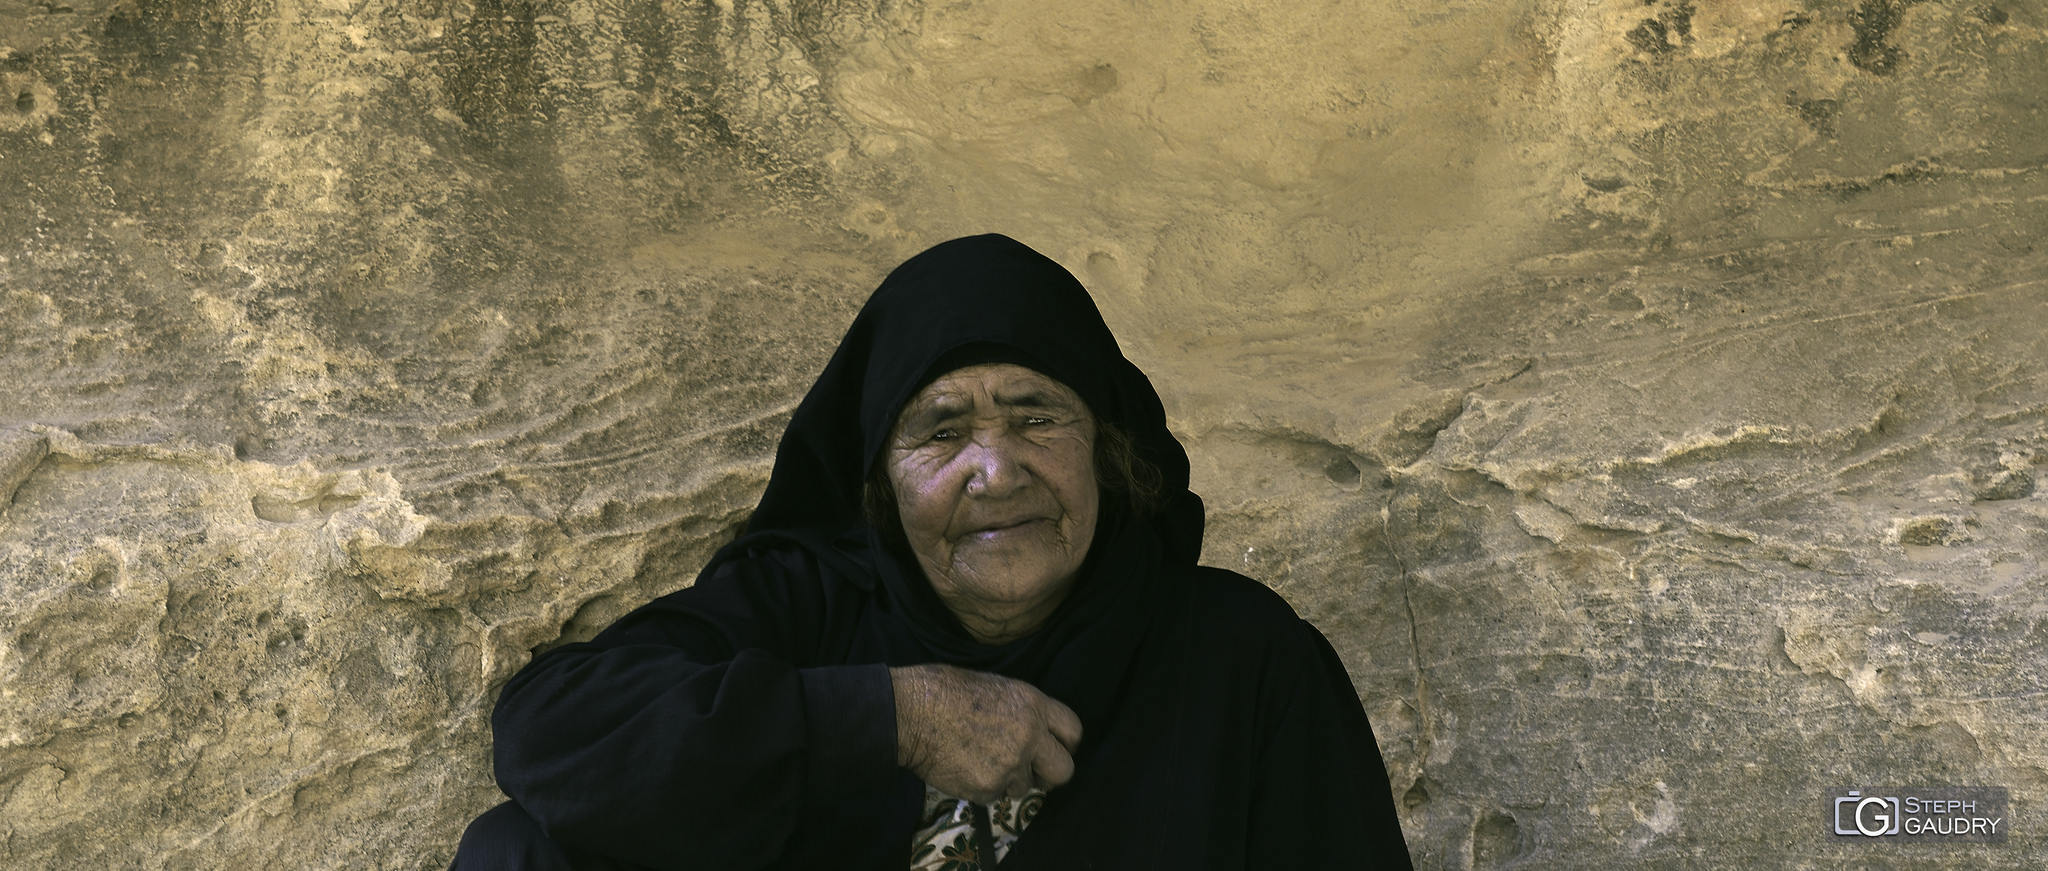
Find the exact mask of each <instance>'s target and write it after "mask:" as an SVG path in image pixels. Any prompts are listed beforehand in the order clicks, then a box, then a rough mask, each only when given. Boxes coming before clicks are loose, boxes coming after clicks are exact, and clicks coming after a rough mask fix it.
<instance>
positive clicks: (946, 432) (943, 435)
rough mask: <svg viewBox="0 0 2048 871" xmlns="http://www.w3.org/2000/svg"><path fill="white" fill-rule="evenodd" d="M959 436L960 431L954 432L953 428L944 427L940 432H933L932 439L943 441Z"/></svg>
mask: <svg viewBox="0 0 2048 871" xmlns="http://www.w3.org/2000/svg"><path fill="white" fill-rule="evenodd" d="M959 437H960V434H959V433H957V432H954V431H953V430H950V429H942V430H939V431H938V432H935V433H932V435H931V440H932V441H935V442H943V441H950V440H952V439H955V438H959Z"/></svg>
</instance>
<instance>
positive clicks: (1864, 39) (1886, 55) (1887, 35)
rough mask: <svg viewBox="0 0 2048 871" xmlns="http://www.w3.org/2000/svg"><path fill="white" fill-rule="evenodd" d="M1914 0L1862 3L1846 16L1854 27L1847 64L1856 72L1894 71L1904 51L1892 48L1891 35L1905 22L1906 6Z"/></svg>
mask: <svg viewBox="0 0 2048 871" xmlns="http://www.w3.org/2000/svg"><path fill="white" fill-rule="evenodd" d="M1914 2H1915V0H1865V2H1864V3H1863V5H1861V6H1858V7H1856V11H1855V12H1854V13H1853V14H1851V15H1850V16H1849V23H1850V25H1851V26H1853V27H1855V28H1856V41H1855V42H1854V43H1851V44H1850V45H1849V62H1850V63H1852V64H1855V65H1856V68H1857V69H1860V70H1863V71H1864V72H1868V73H1872V74H1875V75H1880V76H1888V75H1891V74H1892V73H1895V72H1897V71H1898V68H1899V64H1901V63H1904V62H1905V60H1906V50H1905V49H1903V48H1900V47H1898V46H1896V45H1892V44H1891V43H1890V42H1889V40H1890V39H1891V37H1892V32H1893V31H1895V30H1897V29H1898V28H1899V24H1900V22H1902V21H1904V20H1905V17H1906V7H1907V6H1910V5H1912V4H1913V3H1914Z"/></svg>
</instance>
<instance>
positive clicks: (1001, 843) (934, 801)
mask: <svg viewBox="0 0 2048 871" xmlns="http://www.w3.org/2000/svg"><path fill="white" fill-rule="evenodd" d="M1044 804H1045V793H1044V792H1043V791H1041V790H1036V789H1034V790H1032V791H1031V792H1030V793H1029V794H1027V795H1025V796H1024V797H1023V798H1021V799H1009V798H1006V799H1002V800H1000V801H998V802H996V803H995V804H992V805H989V808H988V822H989V829H990V832H991V833H992V834H994V835H995V841H996V862H1001V861H1002V860H1003V857H1004V856H1008V855H1009V854H1010V845H1011V844H1013V843H1016V841H1017V836H1018V835H1021V834H1023V833H1024V827H1025V826H1028V825H1031V820H1032V818H1034V817H1036V816H1038V809H1039V808H1040V807H1041V806H1043V805H1044ZM919 819H921V820H922V822H921V823H920V824H919V825H918V828H917V833H916V834H915V835H912V836H911V839H910V871H984V869H985V868H994V867H995V865H994V864H993V863H991V864H989V865H986V866H984V865H983V864H982V863H981V857H980V856H979V855H978V852H979V851H977V850H976V849H975V845H974V804H973V803H972V802H970V801H968V800H966V799H964V798H954V797H952V796H950V795H947V794H945V793H943V792H940V791H938V790H937V789H933V788H932V787H931V786H929V785H927V786H926V787H925V788H924V816H922V817H920V818H919Z"/></svg>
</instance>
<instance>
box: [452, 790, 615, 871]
mask: <svg viewBox="0 0 2048 871" xmlns="http://www.w3.org/2000/svg"><path fill="white" fill-rule="evenodd" d="M582 867H583V866H581V865H579V864H577V863H574V862H572V861H571V860H570V858H569V857H568V856H567V855H565V854H564V853H563V852H562V849H561V848H560V847H558V846H556V845H555V843H554V842H553V841H550V840H548V836H547V833H546V832H543V831H541V828H540V823H538V822H536V821H534V819H533V817H530V816H527V814H526V811H523V810H520V809H519V806H518V805H516V804H513V803H511V802H509V801H508V802H506V803H504V804H501V805H498V806H497V807H494V808H491V809H490V810H487V811H485V812H484V813H483V815H482V816H480V817H477V818H476V819H475V820H473V821H471V822H470V824H469V828H468V829H465V830H463V832H462V845H461V846H459V847H457V848H455V864H454V865H452V866H450V867H449V871H578V869H580V868H582Z"/></svg>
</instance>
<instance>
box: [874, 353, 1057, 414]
mask: <svg viewBox="0 0 2048 871" xmlns="http://www.w3.org/2000/svg"><path fill="white" fill-rule="evenodd" d="M984 397H986V398H989V399H992V400H993V401H994V402H995V404H996V405H998V406H1024V407H1049V406H1073V405H1082V402H1081V395H1080V394H1078V393H1075V392H1074V390H1073V388H1071V387H1068V386H1067V385H1065V384H1062V383H1060V382H1059V380H1058V379H1056V378H1053V377H1052V376H1050V375H1046V374H1044V373H1042V372H1039V371H1037V370H1035V369H1031V368H1029V367H1026V366H1019V365H1017V364H1015V363H983V364H979V365H974V366H965V367H962V368H959V369H955V370H953V371H951V372H947V373H946V374H944V375H941V376H939V377H938V378H935V379H933V380H932V383H930V384H927V385H925V386H924V388H923V389H922V390H919V391H918V392H917V395H915V396H912V397H911V398H910V401H909V402H907V403H905V404H904V407H903V411H904V413H905V414H908V413H910V412H911V411H912V410H914V409H931V408H937V409H947V410H951V409H955V408H958V409H960V410H966V409H969V408H972V407H973V406H974V405H975V404H976V403H977V402H979V401H981V400H982V399H983V398H984Z"/></svg>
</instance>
